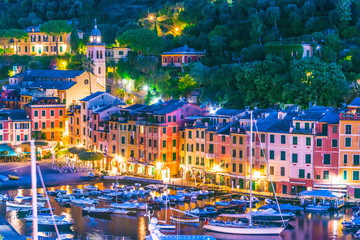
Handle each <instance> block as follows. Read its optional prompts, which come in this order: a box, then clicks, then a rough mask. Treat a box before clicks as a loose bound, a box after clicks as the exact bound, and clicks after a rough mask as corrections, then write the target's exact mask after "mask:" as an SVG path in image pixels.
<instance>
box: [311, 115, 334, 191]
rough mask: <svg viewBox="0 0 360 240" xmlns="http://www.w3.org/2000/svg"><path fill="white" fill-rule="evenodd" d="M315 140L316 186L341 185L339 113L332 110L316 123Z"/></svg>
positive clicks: (331, 186) (332, 186) (329, 186)
mask: <svg viewBox="0 0 360 240" xmlns="http://www.w3.org/2000/svg"><path fill="white" fill-rule="evenodd" d="M314 139H315V142H314V188H324V187H325V188H335V187H336V188H337V187H340V185H339V181H338V179H337V176H338V174H339V171H338V168H339V114H338V113H337V112H330V113H328V114H326V115H325V116H324V117H323V118H322V119H321V120H319V122H318V123H317V124H316V134H315V138H314Z"/></svg>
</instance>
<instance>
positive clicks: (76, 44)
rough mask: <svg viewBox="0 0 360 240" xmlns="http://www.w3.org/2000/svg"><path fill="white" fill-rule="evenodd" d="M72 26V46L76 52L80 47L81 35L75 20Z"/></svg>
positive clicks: (72, 49)
mask: <svg viewBox="0 0 360 240" xmlns="http://www.w3.org/2000/svg"><path fill="white" fill-rule="evenodd" d="M71 28H72V30H71V34H70V46H71V51H72V52H74V53H76V52H77V51H78V47H79V35H78V29H77V28H76V22H75V20H73V21H72V24H71Z"/></svg>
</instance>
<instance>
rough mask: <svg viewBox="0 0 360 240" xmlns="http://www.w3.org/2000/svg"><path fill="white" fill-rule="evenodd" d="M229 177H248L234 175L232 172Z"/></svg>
mask: <svg viewBox="0 0 360 240" xmlns="http://www.w3.org/2000/svg"><path fill="white" fill-rule="evenodd" d="M229 177H233V178H243V179H245V178H246V177H245V176H239V175H232V174H229Z"/></svg>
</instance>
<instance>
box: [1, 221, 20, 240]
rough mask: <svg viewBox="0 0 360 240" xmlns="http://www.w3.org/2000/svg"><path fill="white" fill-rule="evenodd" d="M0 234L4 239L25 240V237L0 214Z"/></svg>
mask: <svg viewBox="0 0 360 240" xmlns="http://www.w3.org/2000/svg"><path fill="white" fill-rule="evenodd" d="M0 235H1V236H2V237H3V238H4V239H11V240H25V237H23V236H21V235H20V234H19V233H18V232H17V231H16V230H15V229H14V228H13V227H12V226H11V225H10V223H8V221H6V219H5V218H4V217H3V216H0Z"/></svg>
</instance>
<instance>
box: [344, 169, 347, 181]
mask: <svg viewBox="0 0 360 240" xmlns="http://www.w3.org/2000/svg"><path fill="white" fill-rule="evenodd" d="M343 179H344V180H347V170H344V173H343Z"/></svg>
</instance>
